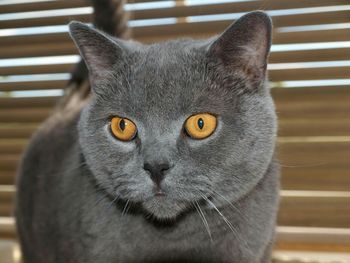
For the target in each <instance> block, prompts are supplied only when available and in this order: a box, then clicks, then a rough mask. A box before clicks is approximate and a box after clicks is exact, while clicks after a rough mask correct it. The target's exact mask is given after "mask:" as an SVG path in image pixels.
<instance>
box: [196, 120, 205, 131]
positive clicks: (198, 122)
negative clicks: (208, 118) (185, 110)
mask: <svg viewBox="0 0 350 263" xmlns="http://www.w3.org/2000/svg"><path fill="white" fill-rule="evenodd" d="M197 124H198V127H199V129H203V127H204V121H203V119H202V118H199V119H198V121H197Z"/></svg>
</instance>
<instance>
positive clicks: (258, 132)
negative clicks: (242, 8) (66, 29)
mask: <svg viewBox="0 0 350 263" xmlns="http://www.w3.org/2000/svg"><path fill="white" fill-rule="evenodd" d="M70 33H71V36H72V38H73V39H74V41H75V43H76V45H77V47H78V48H79V50H80V53H81V55H82V57H83V58H84V60H85V62H86V64H87V67H88V70H89V75H90V83H91V87H92V95H91V98H90V99H88V100H87V102H85V101H81V103H79V104H76V105H74V107H68V109H66V110H64V111H61V112H57V113H56V114H54V115H53V116H51V117H50V118H49V120H48V121H46V123H45V124H44V125H43V126H42V127H41V129H40V130H39V131H38V132H37V133H36V135H35V136H34V137H33V138H32V140H31V143H30V146H29V147H28V149H27V150H26V152H25V154H24V157H23V161H22V165H21V167H20V171H19V180H18V194H17V207H16V218H17V226H18V231H19V237H20V241H21V246H22V250H23V255H24V259H25V262H35V263H40V262H45V263H47V262H64V263H67V262H101V263H106V262H108V263H109V262H235V263H257V262H260V263H261V262H270V261H271V249H272V244H273V240H274V228H275V221H276V213H277V207H278V195H279V180H278V174H279V172H278V164H277V162H276V161H275V159H274V150H275V137H276V116H275V110H274V105H273V102H272V99H271V96H270V91H269V88H268V86H267V81H266V64H267V57H268V53H269V49H270V45H271V21H270V18H269V17H268V16H267V15H266V14H265V13H263V12H252V13H249V14H247V15H245V16H243V17H242V18H240V19H239V20H238V21H236V22H235V23H234V24H233V25H231V26H230V27H229V28H228V29H227V30H226V31H225V32H224V33H223V34H222V35H221V36H219V37H216V38H212V39H209V40H205V41H203V40H174V41H168V42H164V43H159V44H152V45H142V44H140V43H136V42H131V41H122V40H120V39H115V38H113V37H111V36H108V35H106V34H104V33H102V32H100V31H98V30H95V29H92V28H89V27H88V26H86V25H84V24H81V23H79V22H72V23H71V24H70Z"/></svg>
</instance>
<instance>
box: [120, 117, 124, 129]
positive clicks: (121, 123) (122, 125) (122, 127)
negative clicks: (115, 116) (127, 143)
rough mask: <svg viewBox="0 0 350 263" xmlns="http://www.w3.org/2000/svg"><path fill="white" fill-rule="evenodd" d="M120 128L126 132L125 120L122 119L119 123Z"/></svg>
mask: <svg viewBox="0 0 350 263" xmlns="http://www.w3.org/2000/svg"><path fill="white" fill-rule="evenodd" d="M119 128H120V129H121V130H122V131H124V130H125V121H124V119H122V120H121V121H120V122H119Z"/></svg>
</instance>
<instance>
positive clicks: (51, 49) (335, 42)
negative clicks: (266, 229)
mask: <svg viewBox="0 0 350 263" xmlns="http://www.w3.org/2000/svg"><path fill="white" fill-rule="evenodd" d="M256 9H262V10H266V11H267V12H268V13H269V14H270V15H271V16H272V19H273V24H274V35H273V43H274V45H273V47H272V53H271V56H270V63H269V67H268V69H269V76H270V80H271V85H272V87H273V89H272V94H273V97H274V99H275V102H276V105H277V112H278V116H279V137H278V155H279V158H280V160H281V164H282V191H281V206H280V212H279V218H278V224H279V227H278V228H277V233H278V237H277V245H276V253H275V258H276V260H277V259H278V260H280V261H278V262H317V261H313V260H314V259H315V260H319V259H320V258H319V257H320V255H323V256H322V257H323V258H327V257H330V258H331V259H332V258H333V261H332V262H350V261H341V260H343V259H344V258H346V257H348V256H349V254H347V252H349V251H350V2H349V0H265V1H263V0H249V1H248V0H232V1H227V0H226V1H220V0H217V1H214V0H212V1H210V0H187V1H185V0H177V1H160V2H154V1H150V0H129V1H128V3H127V4H126V5H125V12H127V13H128V15H129V27H130V29H131V32H132V34H131V35H132V38H134V39H136V40H139V41H141V42H144V43H152V42H155V41H163V40H167V39H171V38H178V37H193V38H201V37H207V36H212V35H214V34H217V33H219V32H221V31H222V30H223V29H224V28H225V27H226V26H228V25H229V24H230V23H231V22H232V20H234V19H237V18H238V17H239V16H241V15H242V14H243V13H245V12H248V11H252V10H256ZM91 18H92V8H91V7H90V3H89V2H88V1H85V0H74V1H71V0H54V1H45V0H44V1H38V0H37V1H34V0H27V1H23V0H22V2H21V1H16V2H13V1H9V0H7V1H6V0H5V1H3V3H1V2H0V238H3V239H10V240H11V239H15V231H14V222H13V218H12V208H13V198H14V192H15V187H14V180H15V170H16V167H17V165H18V161H19V159H20V155H21V152H22V150H23V148H24V147H25V145H26V144H27V142H28V138H29V137H30V135H31V134H32V133H33V132H34V131H35V129H36V128H37V127H38V125H39V123H40V122H41V121H43V120H44V119H45V118H46V117H47V116H48V115H49V114H50V111H51V109H52V107H53V105H54V104H55V102H56V101H57V99H58V98H59V96H60V94H61V91H62V89H63V88H64V87H65V84H66V81H67V79H68V78H69V72H70V71H71V69H72V67H73V66H74V65H75V63H76V62H77V61H78V57H77V50H76V48H75V47H74V45H73V42H72V41H71V40H70V38H69V36H68V34H67V26H66V25H67V23H68V22H69V21H71V20H79V21H83V22H88V23H89V22H91ZM0 249H1V246H0ZM0 251H1V250H0ZM0 253H1V252H0ZM320 253H321V254H320ZM322 253H323V254H322ZM307 258H309V261H307ZM331 259H330V261H329V262H331ZM293 260H294V261H293ZM324 262H327V261H324Z"/></svg>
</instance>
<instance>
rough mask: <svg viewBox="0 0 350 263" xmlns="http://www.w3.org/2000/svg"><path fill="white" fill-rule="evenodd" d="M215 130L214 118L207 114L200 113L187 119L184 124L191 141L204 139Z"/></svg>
mask: <svg viewBox="0 0 350 263" xmlns="http://www.w3.org/2000/svg"><path fill="white" fill-rule="evenodd" d="M215 128H216V117H215V116H214V115H211V114H209V113H200V114H196V115H193V116H191V117H189V118H188V119H187V120H186V122H185V129H186V132H187V133H188V135H189V136H190V137H191V138H193V139H198V140H199V139H205V138H207V137H209V136H210V135H211V134H212V133H213V132H214V131H215Z"/></svg>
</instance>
